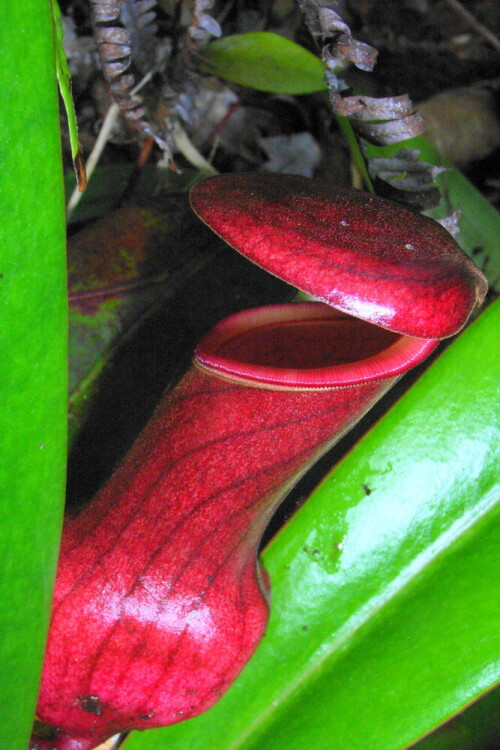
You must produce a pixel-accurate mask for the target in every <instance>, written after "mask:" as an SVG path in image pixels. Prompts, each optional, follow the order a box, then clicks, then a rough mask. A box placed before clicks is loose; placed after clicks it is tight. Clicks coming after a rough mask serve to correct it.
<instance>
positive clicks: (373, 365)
mask: <svg viewBox="0 0 500 750" xmlns="http://www.w3.org/2000/svg"><path fill="white" fill-rule="evenodd" d="M438 343H439V341H438V340H437V339H417V338H413V337H411V336H405V335H401V334H398V333H394V332H392V331H388V330H386V329H384V328H379V327H378V326H375V325H373V324H371V323H367V322H365V321H363V320H359V319H358V318H354V317H352V316H350V315H347V314H345V313H342V312H340V311H338V310H335V309H334V308H331V307H329V306H328V305H325V304H323V303H321V302H299V303H290V304H285V305H267V306H265V307H258V308H254V309H252V310H245V311H243V312H240V313H236V314H235V315H231V316H229V317H228V318H225V319H224V320H223V321H221V322H220V323H219V324H218V325H216V326H215V327H214V328H212V330H211V331H210V332H209V333H207V334H206V335H205V336H204V337H203V339H202V340H201V342H200V343H199V345H198V347H197V348H196V351H195V359H194V361H195V364H196V365H197V366H198V367H201V368H202V369H203V370H206V371H209V372H210V373H212V374H215V375H218V376H220V377H224V378H228V379H231V380H236V381H239V382H242V383H245V384H247V385H254V386H259V385H260V386H262V387H271V388H277V389H278V388H282V389H287V390H288V389H293V390H309V389H311V390H318V389H320V390H322V389H328V388H339V387H346V386H350V385H358V384H361V383H367V382H370V381H374V380H382V379H385V378H393V377H397V376H398V375H401V374H403V373H404V372H406V371H407V370H409V369H411V368H412V367H414V366H415V365H417V364H419V362H422V361H423V360H424V359H425V358H426V357H428V355H429V354H430V353H431V352H432V351H433V350H434V349H435V348H436V346H437V345H438Z"/></svg>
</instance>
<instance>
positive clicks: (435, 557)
mask: <svg viewBox="0 0 500 750" xmlns="http://www.w3.org/2000/svg"><path fill="white" fill-rule="evenodd" d="M499 322H500V304H496V305H494V306H492V307H490V309H489V310H487V311H486V312H485V313H483V315H482V316H481V317H480V318H479V319H478V320H477V321H476V322H475V323H474V324H473V325H472V326H471V327H470V328H469V329H468V330H467V331H466V332H464V333H463V334H462V335H461V336H460V337H459V338H458V339H457V340H456V341H455V342H454V343H453V344H452V345H451V346H450V347H449V348H448V350H447V351H446V352H445V353H444V354H443V355H442V356H441V357H440V358H439V359H438V360H437V361H436V362H435V363H434V364H433V366H432V367H431V368H430V369H429V370H428V371H427V373H426V374H425V375H424V376H423V377H422V378H421V379H420V380H419V381H418V382H417V384H416V385H415V386H413V388H412V389H411V390H410V391H409V392H408V393H407V394H406V395H405V396H404V398H403V399H401V400H400V401H399V402H398V404H396V406H395V407H394V408H393V409H392V410H391V411H390V412H389V413H388V415H386V417H385V418H384V419H383V420H382V421H381V422H380V423H379V424H378V425H377V426H376V427H375V428H374V429H373V430H372V431H371V432H370V433H369V434H368V435H367V436H366V437H365V438H364V440H363V441H361V442H360V443H359V444H358V446H357V447H356V448H355V449H354V450H353V451H352V452H351V453H350V454H349V455H348V456H347V457H346V459H344V461H343V462H342V463H341V464H340V465H339V466H338V467H337V468H336V469H335V471H334V472H333V473H332V474H331V475H330V476H329V477H328V478H327V480H326V481H325V482H324V483H323V484H322V485H321V486H320V487H319V488H318V490H317V491H316V492H315V493H314V494H313V496H312V497H311V498H310V499H309V501H308V502H307V503H306V504H305V505H304V507H303V508H302V509H301V510H300V511H299V512H298V513H297V514H296V516H295V517H294V518H293V519H292V521H291V522H290V523H289V524H288V525H287V526H286V527H285V528H284V529H283V530H282V531H281V532H280V534H279V535H278V537H277V538H276V539H275V540H274V541H273V543H272V544H271V545H270V547H269V548H268V550H267V551H266V554H265V556H264V559H265V564H266V566H267V568H268V570H269V572H270V574H271V580H272V583H273V602H272V615H271V621H270V624H269V629H268V632H267V634H266V637H265V638H264V641H263V642H262V644H261V646H260V647H259V649H258V650H257V652H256V654H255V656H254V658H253V659H252V661H251V662H250V664H249V665H248V666H247V667H246V668H245V670H244V671H243V673H242V675H241V676H240V678H239V679H238V680H237V682H236V683H235V685H234V686H233V687H232V688H231V690H230V691H229V693H228V694H227V695H226V696H225V697H224V698H223V699H222V700H221V701H220V703H219V704H218V705H217V706H215V707H214V708H213V709H212V710H211V711H209V712H208V713H207V714H205V715H203V716H201V717H198V718H197V719H193V720H191V721H189V722H186V723H185V724H178V725H176V726H173V727H170V728H167V729H164V730H157V731H152V732H146V733H144V734H143V735H140V734H134V735H132V736H131V737H130V738H129V740H128V741H127V743H126V748H127V750H152V749H153V748H155V750H161V749H162V748H165V749H166V748H168V750H181V749H182V750H184V749H185V748H186V747H189V748H190V750H202V748H203V749H205V748H207V747H217V749H218V750H229V748H231V750H235V749H236V748H245V750H249V749H250V748H252V750H257V748H258V749H259V750H275V749H276V750H278V748H279V749H280V750H282V748H283V747H287V748H292V749H295V748H297V750H298V748H300V749H301V750H302V749H303V748H304V747H313V748H315V750H337V748H338V750H340V749H342V750H344V748H346V747H348V748H349V749H350V750H365V749H366V748H367V747H370V750H377V749H380V750H392V748H394V750H396V748H402V747H405V746H406V745H409V744H411V743H413V742H415V741H417V740H418V739H419V737H421V736H423V735H424V734H425V733H426V732H429V731H431V730H432V729H433V728H434V727H435V726H437V725H438V724H439V723H441V722H443V721H445V720H446V719H447V718H448V717H450V716H451V715H453V714H454V713H456V712H458V711H460V710H461V709H462V708H463V707H464V706H465V705H466V704H467V703H469V702H471V701H472V700H474V699H475V698H476V697H478V695H480V694H481V693H482V692H483V691H485V690H487V689H488V688H489V687H491V685H493V684H494V683H495V681H496V680H498V676H499V673H500V670H499V668H498V666H497V663H496V659H497V655H498V653H499V643H498V635H497V633H496V630H495V618H493V614H494V609H495V601H496V600H495V597H494V592H495V589H496V585H497V581H498V575H499V572H500V571H499V570H498V555H496V556H494V552H493V550H494V548H493V543H494V542H493V537H494V527H493V516H494V512H495V505H494V504H495V501H496V500H497V498H498V494H499V492H498V454H496V455H495V451H496V450H498V445H499V439H498V438H499V429H498V426H497V425H496V416H495V415H496V414H497V413H498V406H499V405H500V404H499V401H500V395H499V383H498V380H499V379H498V364H497V357H496V346H495V341H496V332H495V326H498V323H499Z"/></svg>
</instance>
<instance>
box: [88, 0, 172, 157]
mask: <svg viewBox="0 0 500 750" xmlns="http://www.w3.org/2000/svg"><path fill="white" fill-rule="evenodd" d="M155 6H156V0H90V7H91V15H92V24H93V28H94V36H95V39H96V43H97V48H98V51H99V56H100V59H101V63H102V68H103V73H104V77H105V79H106V81H107V82H108V84H109V87H110V89H111V92H112V94H113V97H114V99H115V101H116V103H117V105H118V106H119V108H120V110H121V112H122V114H123V115H124V117H125V118H126V120H127V122H128V123H129V125H130V127H131V128H132V129H133V130H135V131H136V132H138V133H140V134H141V135H142V136H145V137H148V136H151V137H153V138H154V139H155V141H156V142H157V143H158V145H159V146H160V147H161V148H162V149H163V150H168V148H167V144H166V143H165V141H164V140H163V139H162V138H161V137H160V136H159V134H158V132H157V131H156V129H155V128H154V127H153V125H151V124H150V123H149V122H148V121H147V119H146V112H145V110H144V107H143V106H142V104H141V102H140V101H139V100H138V99H136V98H135V97H134V96H133V94H132V92H131V90H132V87H133V85H134V75H133V74H132V73H130V72H127V71H128V70H129V68H130V66H131V63H132V51H133V50H134V62H135V64H136V65H137V66H138V67H139V68H140V69H141V70H144V68H145V67H146V65H147V63H148V62H150V60H151V56H150V55H149V54H148V52H149V50H150V49H151V39H152V37H153V36H154V32H155V30H156V27H155V24H154V20H155V18H156V16H155V13H154V8H155Z"/></svg>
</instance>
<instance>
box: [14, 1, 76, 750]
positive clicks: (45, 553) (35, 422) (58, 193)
mask: <svg viewBox="0 0 500 750" xmlns="http://www.w3.org/2000/svg"><path fill="white" fill-rule="evenodd" d="M0 61H1V65H0V200H1V205H2V221H1V224H0V274H1V276H0V320H1V324H0V351H1V358H0V392H1V394H2V396H1V399H0V486H1V488H2V489H1V493H0V549H1V556H2V566H1V573H0V632H1V640H0V662H1V673H2V675H3V679H2V680H1V681H0V726H1V727H2V739H1V743H0V744H1V745H2V747H5V748H8V749H9V750H26V746H27V742H28V737H29V733H30V729H31V723H32V720H33V714H34V710H35V703H36V697H37V692H38V680H39V674H40V667H41V660H42V654H43V648H44V639H45V634H46V630H47V625H48V615H49V607H50V603H51V596H52V584H53V578H54V573H55V565H56V560H57V547H58V539H59V534H60V525H61V518H62V501H63V497H64V477H65V455H66V394H67V376H66V325H67V313H66V269H65V257H64V247H65V231H64V202H63V181H62V165H61V145H60V136H59V112H58V99H57V85H56V76H55V67H54V38H53V26H52V18H51V12H50V6H49V4H48V2H47V0H26V2H22V3H17V2H14V3H10V2H7V3H2V4H1V6H0Z"/></svg>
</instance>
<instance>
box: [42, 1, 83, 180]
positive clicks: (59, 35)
mask: <svg viewBox="0 0 500 750" xmlns="http://www.w3.org/2000/svg"><path fill="white" fill-rule="evenodd" d="M49 3H50V7H51V10H52V23H53V25H54V41H55V64H56V76H57V82H58V84H59V91H60V93H61V98H62V100H63V102H64V108H65V110H66V117H67V119H68V131H69V142H70V144H71V157H72V159H73V165H74V168H75V174H76V178H77V180H78V187H79V189H80V190H85V188H86V186H87V176H86V174H85V166H84V163H83V157H82V155H81V153H80V144H79V142H78V123H77V120H76V112H75V105H74V103H73V95H72V93H71V74H70V72H69V67H68V61H67V59H66V52H65V51H64V43H63V27H62V21H61V10H60V8H59V5H58V2H57V0H49Z"/></svg>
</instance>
